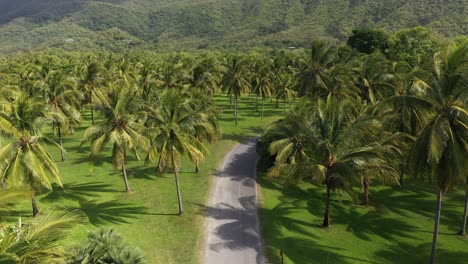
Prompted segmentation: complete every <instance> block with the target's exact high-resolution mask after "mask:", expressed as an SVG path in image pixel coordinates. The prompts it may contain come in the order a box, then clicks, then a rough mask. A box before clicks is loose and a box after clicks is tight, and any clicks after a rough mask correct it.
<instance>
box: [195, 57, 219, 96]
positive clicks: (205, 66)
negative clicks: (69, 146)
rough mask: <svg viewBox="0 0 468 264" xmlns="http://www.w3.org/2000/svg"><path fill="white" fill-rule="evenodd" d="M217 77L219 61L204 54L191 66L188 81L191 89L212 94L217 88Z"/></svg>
mask: <svg viewBox="0 0 468 264" xmlns="http://www.w3.org/2000/svg"><path fill="white" fill-rule="evenodd" d="M219 78H220V71H219V62H218V61H217V60H216V58H215V57H212V56H208V55H205V54H204V55H203V56H202V57H201V58H198V60H197V61H196V63H195V65H194V67H192V68H191V74H190V77H189V78H188V83H189V85H190V89H191V90H194V89H195V90H198V91H201V92H204V93H205V94H208V95H210V96H213V95H214V94H215V93H216V92H217V90H218V84H219Z"/></svg>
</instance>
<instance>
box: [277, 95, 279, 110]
mask: <svg viewBox="0 0 468 264" xmlns="http://www.w3.org/2000/svg"><path fill="white" fill-rule="evenodd" d="M276 108H279V97H278V96H277V97H276Z"/></svg>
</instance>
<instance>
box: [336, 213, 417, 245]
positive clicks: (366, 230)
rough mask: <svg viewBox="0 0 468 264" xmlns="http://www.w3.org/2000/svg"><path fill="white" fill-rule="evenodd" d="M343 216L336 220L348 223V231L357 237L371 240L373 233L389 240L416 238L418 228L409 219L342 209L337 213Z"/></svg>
mask: <svg viewBox="0 0 468 264" xmlns="http://www.w3.org/2000/svg"><path fill="white" fill-rule="evenodd" d="M337 214H338V215H340V216H341V217H340V218H338V219H336V220H335V221H336V222H337V223H340V224H344V225H346V224H347V228H346V231H348V232H351V233H353V235H355V236H356V237H357V238H359V239H362V240H367V241H371V240H372V238H371V236H372V235H375V236H379V237H381V238H384V239H386V240H388V241H393V242H395V241H398V239H399V238H403V237H404V238H416V237H415V236H414V235H412V234H414V232H416V231H418V229H417V228H416V227H415V226H414V225H411V224H409V223H408V222H409V221H408V219H395V218H388V217H385V215H382V214H380V213H378V212H376V211H368V212H366V213H364V214H363V213H362V212H358V211H357V210H353V209H351V210H342V212H339V213H337Z"/></svg>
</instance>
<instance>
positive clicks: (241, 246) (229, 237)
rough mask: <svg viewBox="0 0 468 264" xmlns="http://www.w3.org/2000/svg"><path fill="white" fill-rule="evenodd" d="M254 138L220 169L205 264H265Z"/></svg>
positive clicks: (209, 214) (208, 225) (212, 201)
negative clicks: (260, 229) (258, 205)
mask: <svg viewBox="0 0 468 264" xmlns="http://www.w3.org/2000/svg"><path fill="white" fill-rule="evenodd" d="M255 141H256V139H255V138H252V139H249V140H248V141H247V142H244V143H242V144H239V145H238V146H237V147H236V148H235V149H234V150H232V151H231V152H230V153H228V154H227V155H226V157H225V158H224V162H223V164H222V165H221V167H220V168H219V169H218V171H217V173H216V177H215V182H214V186H213V190H212V191H211V196H210V200H209V203H208V209H207V219H206V223H205V256H204V263H205V264H231V263H232V264H263V263H265V258H264V255H263V245H262V240H261V237H260V232H259V224H258V215H257V192H256V188H255V184H256V182H255V177H256V163H257V154H256V151H255Z"/></svg>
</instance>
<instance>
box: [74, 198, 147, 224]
mask: <svg viewBox="0 0 468 264" xmlns="http://www.w3.org/2000/svg"><path fill="white" fill-rule="evenodd" d="M76 209H78V210H79V211H80V212H82V213H83V214H85V215H86V217H87V218H88V219H89V223H90V224H92V225H95V226H97V225H103V224H106V223H111V224H124V223H129V222H130V221H129V220H131V219H135V218H137V216H138V215H142V214H147V208H146V207H143V206H135V204H131V203H124V202H120V201H117V200H113V201H107V202H98V201H96V200H91V201H85V200H81V201H79V206H78V207H77V208H76Z"/></svg>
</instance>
